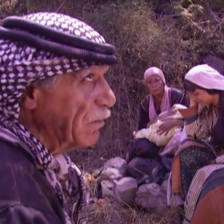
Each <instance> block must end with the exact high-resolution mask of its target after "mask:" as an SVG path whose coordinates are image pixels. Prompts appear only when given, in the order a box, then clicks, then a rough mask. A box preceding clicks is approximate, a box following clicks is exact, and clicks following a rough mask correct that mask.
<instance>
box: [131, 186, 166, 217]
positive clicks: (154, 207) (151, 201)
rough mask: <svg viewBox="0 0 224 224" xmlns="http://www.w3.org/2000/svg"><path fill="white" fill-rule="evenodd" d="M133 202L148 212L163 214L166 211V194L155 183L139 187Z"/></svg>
mask: <svg viewBox="0 0 224 224" xmlns="http://www.w3.org/2000/svg"><path fill="white" fill-rule="evenodd" d="M135 202H136V204H137V205H138V206H140V207H142V208H144V209H146V210H147V211H149V212H157V213H164V212H165V211H167V209H168V207H167V199H166V194H165V193H164V192H162V190H161V188H160V186H159V185H158V184H156V183H151V184H144V185H142V186H140V187H139V189H138V191H137V192H136V198H135Z"/></svg>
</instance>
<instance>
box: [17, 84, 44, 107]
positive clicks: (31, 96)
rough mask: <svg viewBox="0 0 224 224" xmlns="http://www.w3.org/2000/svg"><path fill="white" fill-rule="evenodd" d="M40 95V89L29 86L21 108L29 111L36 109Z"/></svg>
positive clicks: (24, 94) (23, 95) (23, 96)
mask: <svg viewBox="0 0 224 224" xmlns="http://www.w3.org/2000/svg"><path fill="white" fill-rule="evenodd" d="M40 94H41V93H40V89H38V88H37V87H36V86H33V85H30V86H27V87H26V89H25V91H24V92H23V94H22V96H21V98H20V101H21V106H22V107H24V108H26V109H28V110H33V109H35V108H36V107H37V103H38V99H39V97H40Z"/></svg>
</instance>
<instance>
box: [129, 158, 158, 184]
mask: <svg viewBox="0 0 224 224" xmlns="http://www.w3.org/2000/svg"><path fill="white" fill-rule="evenodd" d="M158 164H159V163H158V162H157V161H156V160H151V159H144V158H134V159H132V160H131V161H130V162H129V163H128V166H127V174H128V176H131V177H133V178H135V179H136V180H139V179H141V178H143V176H145V175H147V176H149V177H151V174H152V170H153V168H155V167H156V166H157V165H158Z"/></svg>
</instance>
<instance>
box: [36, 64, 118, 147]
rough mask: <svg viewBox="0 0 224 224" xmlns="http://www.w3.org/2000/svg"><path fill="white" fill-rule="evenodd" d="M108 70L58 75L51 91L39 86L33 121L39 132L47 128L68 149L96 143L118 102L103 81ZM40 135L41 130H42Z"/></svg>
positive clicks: (90, 69)
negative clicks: (67, 146) (111, 108)
mask: <svg viewBox="0 0 224 224" xmlns="http://www.w3.org/2000/svg"><path fill="white" fill-rule="evenodd" d="M107 70H108V66H92V67H90V68H89V69H85V70H81V71H78V72H74V73H69V74H63V75H59V76H58V78H57V79H56V81H55V83H54V86H53V87H52V88H43V87H41V86H37V87H36V88H37V89H38V91H39V92H38V94H37V95H38V97H37V105H36V107H35V109H34V110H32V117H33V122H34V123H35V126H37V127H38V129H42V128H45V129H47V130H49V131H48V132H51V134H50V135H52V136H54V137H56V138H57V139H58V141H60V143H61V144H68V143H69V144H68V145H69V149H75V148H82V147H90V146H93V145H95V144H96V143H97V140H98V138H99V131H100V129H101V128H102V127H103V126H104V120H105V119H107V118H108V117H109V116H110V110H109V109H108V108H110V107H112V106H113V105H114V104H115V102H116V98H115V95H114V93H113V91H112V90H111V88H110V86H109V85H108V83H107V81H106V80H105V78H104V74H105V73H106V72H107ZM40 131H41V130H40Z"/></svg>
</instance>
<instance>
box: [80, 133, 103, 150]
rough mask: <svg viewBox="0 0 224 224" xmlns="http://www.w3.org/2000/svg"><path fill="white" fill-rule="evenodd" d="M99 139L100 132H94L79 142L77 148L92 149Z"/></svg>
mask: <svg viewBox="0 0 224 224" xmlns="http://www.w3.org/2000/svg"><path fill="white" fill-rule="evenodd" d="M99 137H100V130H98V131H95V132H93V133H91V134H89V135H87V136H86V137H85V138H83V139H82V141H80V147H79V148H92V147H94V146H95V145H96V144H97V142H98V140H99Z"/></svg>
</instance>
